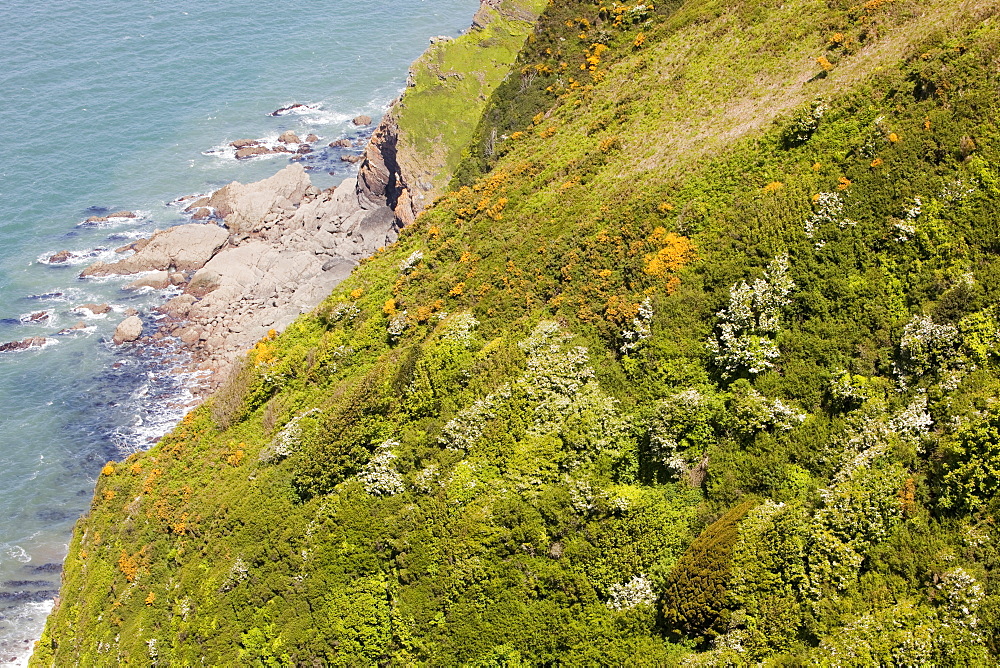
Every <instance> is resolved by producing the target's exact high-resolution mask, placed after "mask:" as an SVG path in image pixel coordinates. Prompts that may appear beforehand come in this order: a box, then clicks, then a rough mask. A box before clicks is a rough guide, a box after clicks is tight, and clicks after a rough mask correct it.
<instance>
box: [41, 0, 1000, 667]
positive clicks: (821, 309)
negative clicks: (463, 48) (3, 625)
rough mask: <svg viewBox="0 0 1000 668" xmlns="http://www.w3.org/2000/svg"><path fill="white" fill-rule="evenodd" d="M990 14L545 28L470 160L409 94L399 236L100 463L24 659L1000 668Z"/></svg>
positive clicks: (901, 10)
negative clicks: (150, 431) (129, 450)
mask: <svg viewBox="0 0 1000 668" xmlns="http://www.w3.org/2000/svg"><path fill="white" fill-rule="evenodd" d="M484 11H486V12H488V11H491V10H490V9H486V10H484ZM998 16H1000V3H997V2H963V3H954V2H951V1H950V0H949V1H945V0H929V1H924V2H921V3H916V2H909V1H908V0H871V1H870V2H865V3H862V4H853V3H851V2H820V1H816V0H792V1H790V2H784V3H780V4H779V3H771V2H766V1H763V0H762V1H759V2H758V1H754V2H745V1H742V0H741V1H739V2H736V1H735V0H717V1H713V2H707V3H706V2H700V1H699V2H693V1H692V2H684V1H681V0H676V1H674V2H668V3H665V4H657V5H655V6H653V5H649V4H645V3H639V4H626V5H622V4H613V5H600V4H592V3H589V2H582V1H577V0H561V1H559V2H552V3H549V4H548V5H547V6H546V7H545V9H544V11H543V12H542V13H541V15H540V16H539V17H538V19H537V22H536V24H535V28H534V30H533V32H531V34H530V35H528V37H527V39H525V40H524V43H523V46H522V47H521V50H520V52H519V53H518V55H517V59H516V61H515V62H514V63H513V65H512V66H511V67H510V70H509V73H508V74H507V76H506V77H503V78H502V80H500V81H499V83H498V85H497V86H496V87H495V89H494V90H493V91H492V93H491V94H489V99H488V100H487V101H486V104H485V105H484V107H483V108H482V111H481V113H479V116H478V120H477V121H476V125H475V128H474V130H472V131H470V132H469V133H468V134H465V135H463V136H464V137H466V138H467V140H463V141H467V144H466V145H465V146H464V147H463V148H461V149H459V151H458V153H457V157H458V162H457V164H456V165H455V166H454V167H449V166H448V165H450V164H453V163H451V162H450V161H451V160H452V159H453V157H454V155H455V154H454V153H453V151H452V150H451V149H448V150H446V151H437V150H435V149H434V146H433V145H434V141H435V140H436V139H437V138H438V137H447V136H448V134H447V132H446V131H445V129H441V128H442V127H443V128H447V127H448V125H447V122H446V118H447V115H442V116H440V117H437V116H435V117H434V118H435V120H436V121H437V120H440V121H441V123H442V124H443V125H442V126H441V127H439V128H438V129H429V130H428V129H420V130H419V131H417V130H414V132H416V133H417V134H415V135H413V137H415V138H414V139H413V140H412V143H410V144H408V145H409V146H412V147H415V151H416V152H415V153H410V154H408V155H410V156H411V158H412V156H414V155H417V156H421V155H422V156H425V157H423V158H419V157H418V158H413V159H415V160H417V161H418V162H419V160H426V162H425V163H424V164H426V165H429V166H428V167H426V168H424V167H413V168H407V167H405V166H404V164H410V163H407V160H409V159H410V158H403V157H401V147H402V146H404V145H407V144H404V141H403V137H404V136H405V134H406V131H405V130H404V119H405V118H406V113H407V112H408V111H410V110H413V109H415V108H417V105H413V106H410V107H407V102H406V96H405V95H404V98H403V102H402V105H401V106H399V107H398V108H397V111H396V112H394V113H392V114H390V115H389V117H388V118H387V120H386V121H385V122H384V124H383V125H382V126H381V127H380V129H379V131H378V132H376V136H378V137H381V139H378V140H376V143H374V144H372V145H370V146H369V148H368V150H367V151H366V155H367V158H368V162H367V165H366V166H364V167H363V168H362V169H361V172H360V176H359V179H358V184H359V185H358V186H357V187H355V188H354V190H353V191H352V190H350V189H348V191H347V192H349V193H352V197H354V196H355V195H356V196H357V198H358V201H359V203H360V201H361V199H362V198H365V199H366V200H367V201H370V202H374V203H375V204H377V205H378V206H379V207H382V206H384V208H385V209H386V210H388V211H390V212H391V214H392V215H391V219H392V220H393V221H399V220H401V219H405V218H406V215H405V214H406V213H407V212H409V213H414V212H415V211H418V210H419V211H420V213H419V215H414V216H413V221H412V222H410V223H409V224H407V225H405V226H402V227H401V228H400V229H399V230H398V238H397V239H396V240H395V242H393V243H390V244H388V245H387V246H385V247H383V248H382V250H380V251H377V252H376V253H375V254H374V255H373V256H372V257H371V258H369V259H366V260H364V261H361V262H359V266H358V267H357V268H356V269H354V270H353V271H352V272H351V273H350V275H349V276H347V277H346V278H345V279H344V280H343V282H341V283H339V284H338V285H337V286H336V287H334V288H333V290H332V292H331V294H330V295H329V296H328V297H327V298H325V299H324V300H323V302H322V303H321V304H320V305H319V306H318V307H317V308H316V309H315V310H313V311H311V312H309V313H306V314H305V315H303V316H302V317H300V318H298V319H296V320H295V321H294V322H292V323H291V324H290V325H288V327H287V328H286V329H285V330H284V331H283V332H282V333H280V334H278V333H277V332H275V333H273V334H270V333H268V334H267V335H266V336H264V337H262V338H261V339H259V340H258V341H257V342H256V343H255V344H254V346H253V348H252V349H251V350H250V351H249V352H248V353H247V355H246V358H245V360H244V362H243V363H242V366H241V367H240V371H239V373H237V374H234V375H232V376H231V378H230V380H229V381H228V382H227V383H226V384H224V385H223V386H222V387H221V388H220V390H219V391H218V392H217V393H215V394H214V395H213V397H212V398H211V399H209V400H208V401H206V402H205V404H203V405H202V406H201V407H199V408H198V409H196V410H194V411H192V412H191V413H190V414H189V415H188V416H187V417H186V418H185V419H184V421H183V422H182V423H181V424H180V425H179V426H178V428H177V429H176V430H175V431H174V432H173V433H172V434H170V435H169V436H167V437H166V438H165V439H163V441H162V442H161V443H160V444H159V445H158V446H157V447H156V448H154V449H153V450H151V451H149V452H147V453H140V454H137V455H135V456H133V457H130V458H129V459H128V460H126V461H125V462H119V463H109V464H108V465H107V466H106V467H105V469H104V471H103V472H102V475H101V479H100V481H99V482H98V485H97V490H96V493H95V497H94V501H93V505H92V509H91V513H90V514H89V516H87V517H86V518H84V519H82V520H81V521H80V523H79V525H78V527H77V530H76V532H75V534H74V538H73V544H72V546H71V549H70V557H69V559H68V560H67V564H66V569H65V580H64V584H63V588H62V600H61V603H60V605H59V607H58V609H57V610H56V611H55V612H54V613H53V615H52V617H51V618H50V620H49V625H48V627H47V630H46V633H45V636H44V637H43V639H42V641H41V642H40V643H39V645H38V648H37V650H36V654H35V657H34V661H35V663H36V664H37V665H64V664H71V663H80V664H102V663H123V662H125V663H128V662H131V663H162V664H177V665H193V664H196V663H209V664H226V663H239V664H244V665H266V666H274V665H373V664H379V665H412V664H421V665H476V666H501V665H512V666H520V665H554V664H566V665H746V664H775V665H777V664H788V665H812V664H819V665H882V664H884V665H889V664H907V665H919V664H960V665H991V664H992V663H995V660H996V653H997V647H998V646H1000V624H998V623H997V615H996V605H997V592H996V588H995V587H996V586H995V578H994V577H993V576H994V575H995V573H994V571H993V569H994V567H995V566H996V564H997V563H998V562H997V554H996V550H995V548H994V547H993V546H994V545H995V544H996V538H997V536H996V530H995V518H996V513H997V511H998V493H1000V485H998V484H997V482H996V480H997V477H996V476H995V475H993V472H994V471H996V470H1000V457H998V455H997V450H996V447H995V445H996V441H997V433H998V429H1000V426H998V425H1000V411H998V409H997V405H996V397H997V396H998V393H1000V359H998V357H997V354H996V350H997V343H998V342H1000V316H998V315H997V313H996V308H997V307H996V304H997V303H998V302H1000V281H998V280H997V276H998V275H1000V274H998V268H1000V262H998V256H997V253H998V251H1000V231H998V228H997V226H996V225H995V221H996V219H997V214H998V211H1000V189H998V187H997V183H998V176H997V175H998V173H1000V166H998V165H1000V133H998V131H997V129H996V125H995V117H996V113H997V111H998V107H1000V104H998V100H997V96H996V92H995V91H996V90H997V86H998V83H1000V80H998V75H997V72H996V68H995V67H993V66H992V65H993V64H994V63H995V60H996V54H997V53H998V52H1000V30H998V28H997V24H996V21H997V17H998ZM477 22H479V20H478V19H477ZM457 41H458V40H456V42H457ZM447 44H450V42H448V43H445V45H444V46H440V45H438V44H435V45H434V47H439V48H446V47H447ZM435 53H438V52H437V51H435V50H433V49H432V51H431V54H435ZM442 58H445V57H444V56H441V58H438V57H437V56H435V60H434V61H433V62H432V64H433V63H440V62H442V60H441V59H442ZM419 71H420V67H419V66H418V67H415V72H419ZM427 72H433V73H435V74H434V76H437V77H438V79H439V80H441V81H444V82H446V83H447V82H449V81H451V80H452V79H455V80H458V79H457V78H455V77H449V76H448V73H447V71H446V70H443V69H437V70H434V69H433V68H432V67H430V66H428V68H427ZM417 78H418V77H417V74H415V75H414V79H415V80H416V79H417ZM468 78H469V77H465V79H461V81H467V80H468ZM411 90H417V91H419V90H420V85H419V83H417V85H415V86H414V87H413V88H412V89H411ZM463 95H464V93H463ZM477 113H478V112H477ZM466 129H468V126H467V127H466ZM391 137H395V138H396V140H395V141H391V140H389V139H387V138H391ZM421 137H422V138H423V139H420V138H421ZM422 147H423V148H422ZM428 147H429V148H428ZM422 150H423V151H427V152H425V153H420V151H422ZM426 156H430V157H426ZM435 165H437V167H435ZM441 165H444V167H440V166H441ZM408 169H409V170H410V171H408ZM436 169H443V170H444V171H443V172H441V173H443V174H444V175H445V176H447V175H449V174H450V175H451V176H450V183H449V184H448V186H447V187H446V189H445V191H444V192H443V194H441V195H440V196H439V197H437V198H436V200H435V201H434V203H433V204H430V205H428V203H427V202H426V201H425V202H418V198H417V197H416V196H415V194H414V193H416V192H417V191H418V188H419V189H421V190H425V191H426V192H427V193H433V192H435V191H434V188H437V187H441V186H440V185H438V183H439V182H438V180H437V177H435V184H434V188H430V189H423V186H420V185H419V183H418V182H419V181H420V178H421V174H424V173H435V172H434V170H436ZM408 174H413V175H415V177H414V176H408ZM414 178H415V179H416V181H414V180H413V179H414ZM442 178H443V177H442ZM407 179H410V180H407ZM338 191H339V189H338V190H335V191H334V193H332V194H331V196H332V197H336V196H337V192H338ZM404 191H405V192H406V193H408V196H404V194H403V193H404ZM387 193H390V194H388V195H387ZM323 196H324V195H322V194H318V195H315V197H316V198H317V199H316V200H313V202H315V201H318V200H319V198H322V197H323ZM303 197H306V196H305V195H304V196H303ZM407 197H408V199H409V203H408V204H407ZM380 198H385V199H384V202H385V204H384V205H383V204H382V202H383V200H382V199H380ZM393 199H394V204H390V202H392V201H393ZM414 203H417V205H416V208H414ZM312 204H313V203H312V202H307V203H306V204H302V203H300V204H299V207H300V209H301V207H303V206H307V205H312ZM362 208H364V207H362ZM375 210H380V209H378V208H376V209H375ZM389 219H390V216H389V215H388V214H386V220H389ZM393 224H394V225H396V224H397V223H395V222H394V223H393Z"/></svg>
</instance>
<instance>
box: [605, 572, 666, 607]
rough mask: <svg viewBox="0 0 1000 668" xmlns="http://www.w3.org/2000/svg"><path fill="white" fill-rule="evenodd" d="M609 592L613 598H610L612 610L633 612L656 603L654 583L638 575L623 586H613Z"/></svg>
mask: <svg viewBox="0 0 1000 668" xmlns="http://www.w3.org/2000/svg"><path fill="white" fill-rule="evenodd" d="M609 590H610V591H609V593H610V595H611V596H610V598H608V607H609V608H611V609H612V610H631V609H632V608H635V607H638V606H640V605H652V604H653V603H655V602H656V594H655V593H654V592H653V583H652V582H650V581H649V580H648V579H647V578H646V576H644V575H636V576H635V577H633V578H632V579H631V580H629V581H628V582H625V583H623V584H613V585H611V587H609Z"/></svg>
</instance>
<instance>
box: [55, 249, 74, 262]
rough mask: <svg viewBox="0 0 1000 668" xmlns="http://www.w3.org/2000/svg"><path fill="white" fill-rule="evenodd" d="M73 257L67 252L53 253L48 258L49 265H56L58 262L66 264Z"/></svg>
mask: <svg viewBox="0 0 1000 668" xmlns="http://www.w3.org/2000/svg"><path fill="white" fill-rule="evenodd" d="M72 257H73V253H71V252H70V251H68V250H61V251H59V252H58V253H53V254H52V255H50V256H49V263H50V264H58V263H59V262H66V261H67V260H69V259H71V258H72Z"/></svg>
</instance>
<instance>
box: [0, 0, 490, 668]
mask: <svg viewBox="0 0 1000 668" xmlns="http://www.w3.org/2000/svg"><path fill="white" fill-rule="evenodd" d="M477 5H478V3H477V2H476V0H394V1H393V2H391V3H390V2H375V1H374V0H339V1H336V2H317V1H315V0H285V1H284V2H280V3H278V2H272V3H262V2H254V1H251V0H227V1H225V2H222V1H221V0H174V1H173V2H169V3H165V2H160V1H158V0H131V1H130V2H120V1H115V0H89V1H88V2H79V1H77V0H52V2H44V3H40V2H36V1H31V2H29V1H28V0H5V2H3V3H2V4H0V44H2V47H0V113H2V119H3V120H2V122H0V238H2V243H0V343H2V342H8V341H17V340H21V339H24V338H26V337H29V336H41V337H47V343H46V345H45V346H43V347H41V348H32V349H29V350H25V351H20V352H0V490H2V494H0V665H11V664H13V665H19V664H22V663H23V662H24V661H25V660H26V657H27V655H28V654H29V652H30V647H31V645H32V643H33V642H34V640H35V639H37V637H38V635H39V634H40V632H41V628H42V625H43V623H44V617H45V614H46V613H47V611H48V610H49V609H51V606H52V599H53V597H54V596H55V594H56V593H57V590H58V584H59V572H60V568H61V566H60V564H61V561H62V559H63V557H64V555H65V553H66V548H67V543H68V540H69V537H70V533H71V530H72V526H73V523H74V522H75V520H76V519H77V518H78V517H79V516H80V515H81V514H82V513H84V512H86V510H87V507H88V505H89V503H90V499H91V494H92V491H93V483H94V480H95V478H96V477H97V474H98V472H99V471H100V468H101V466H102V465H103V463H104V462H105V461H107V460H109V459H120V458H122V457H123V456H124V455H126V454H127V453H128V452H131V451H134V450H136V449H141V448H145V447H148V446H149V445H150V444H151V443H152V442H153V441H154V440H155V439H156V438H157V437H158V436H160V435H162V434H163V433H164V432H165V431H166V430H167V429H169V428H170V427H171V426H172V425H173V424H174V423H175V422H176V420H177V419H179V418H180V416H181V415H182V414H183V412H184V410H185V406H186V404H188V403H189V402H190V400H191V397H190V395H188V394H187V393H186V391H185V389H184V382H185V378H184V377H183V376H179V375H178V374H176V373H172V372H171V370H172V369H174V368H175V367H176V366H177V365H178V364H179V363H180V362H182V361H183V360H182V359H179V358H177V357H176V356H175V355H174V354H172V353H170V352H169V349H155V350H151V349H146V350H143V349H137V348H134V347H129V348H124V349H122V348H118V349H116V348H115V347H113V346H111V345H110V343H109V339H110V335H111V332H112V331H113V329H114V326H115V324H117V322H119V321H120V320H121V319H122V318H123V317H124V311H125V310H126V309H128V308H136V309H138V310H139V311H140V312H141V314H142V316H143V318H144V319H145V320H147V321H151V320H152V318H153V314H152V308H153V307H155V306H156V305H157V304H158V303H160V302H161V301H163V299H164V297H163V295H160V294H156V293H152V292H146V293H128V292H125V291H123V290H122V286H123V285H124V283H125V281H123V280H121V279H112V280H103V281H96V280H81V279H79V278H77V275H78V273H79V271H80V270H81V269H82V268H83V267H84V266H86V264H87V263H89V262H92V261H94V260H95V259H97V258H100V257H110V256H113V255H114V249H115V248H116V247H118V246H121V245H124V244H125V243H128V240H130V239H133V238H135V237H137V236H140V235H146V234H148V233H149V232H151V231H152V230H154V229H157V228H162V227H166V226H169V225H171V224H176V223H179V222H184V221H183V220H182V218H181V215H180V208H181V207H179V206H177V205H176V204H173V205H171V204H170V203H171V202H172V201H174V200H175V199H176V198H178V197H181V196H185V195H190V194H195V193H205V192H208V191H210V190H213V189H215V188H218V187H219V186H221V185H223V184H225V183H227V182H229V181H232V180H239V181H243V182H248V181H254V180H258V179H261V178H264V177H266V176H270V175H271V174H273V173H274V172H275V171H277V170H278V169H280V168H281V167H282V166H284V165H285V164H286V163H287V160H288V157H287V156H277V157H265V158H259V159H254V160H251V161H246V162H237V161H236V160H235V159H234V158H233V156H232V153H231V151H225V150H223V148H224V147H225V146H226V144H227V143H228V142H230V141H233V140H235V139H243V138H274V137H277V135H278V134H280V133H281V132H283V131H285V130H289V129H290V130H294V131H296V132H297V133H299V134H300V136H301V135H303V134H309V133H315V134H316V135H318V136H319V137H320V138H321V141H320V142H318V143H317V146H318V147H320V146H321V147H325V146H326V145H327V144H328V143H329V142H331V141H333V140H335V139H338V138H342V137H349V138H352V139H356V140H362V139H364V138H365V136H366V131H365V130H363V129H360V130H359V129H358V128H355V127H354V126H353V125H352V124H351V123H350V119H352V118H353V117H354V116H356V115H359V114H368V115H371V116H373V117H375V118H377V117H378V116H379V115H381V113H382V112H383V111H384V109H385V106H386V104H387V103H388V102H389V101H390V100H391V99H392V98H394V97H395V96H396V95H397V94H398V93H399V92H400V91H401V90H402V88H403V85H404V82H405V79H406V72H407V67H408V65H409V63H410V62H411V61H412V60H413V59H414V58H416V57H417V56H418V55H419V54H420V53H421V51H423V49H424V48H425V46H426V45H427V43H428V38H429V37H431V36H433V35H438V34H445V35H452V36H454V35H457V34H458V33H459V32H461V31H462V30H465V29H466V28H467V27H468V26H469V23H470V21H471V18H472V15H473V13H474V11H475V9H476V7H477ZM291 103H301V104H308V105H309V106H310V107H311V108H310V109H309V110H307V113H301V114H289V115H284V116H278V117H274V116H269V115H268V113H269V112H271V111H273V110H275V109H278V108H280V107H283V106H286V105H289V104H291ZM370 130H371V128H368V129H367V132H370ZM356 150H360V149H356ZM339 156H340V154H339V153H337V152H336V150H334V149H324V150H322V151H317V153H316V154H314V155H312V156H310V158H309V161H308V162H307V163H306V164H307V165H308V166H309V167H310V169H311V170H312V173H313V177H312V178H313V182H314V183H315V184H316V185H319V186H320V187H326V186H329V185H331V184H333V183H335V182H338V181H339V179H341V178H343V177H345V176H348V175H349V174H350V171H349V166H348V165H347V163H344V162H341V161H340V160H339ZM331 170H333V171H335V172H336V173H335V174H334V175H330V174H329V173H328V172H329V171H331ZM121 210H128V211H133V212H137V213H138V217H137V218H134V219H112V220H111V221H110V222H107V223H96V224H84V221H85V220H86V219H87V218H89V217H91V216H104V215H106V214H107V213H109V212H114V211H121ZM62 250H69V251H72V252H73V253H74V254H75V255H76V258H75V259H73V260H72V261H70V262H69V263H64V264H50V263H48V262H47V258H48V257H49V256H51V255H52V254H54V253H56V252H57V251H62ZM87 302H95V303H107V304H110V305H111V306H112V307H113V309H114V310H113V312H112V313H110V314H108V315H105V316H99V317H95V316H89V317H85V316H84V315H81V314H80V313H79V312H77V311H74V307H77V306H79V305H81V304H83V303H87ZM42 312H44V315H42V316H37V314H39V313H42ZM32 315H36V317H37V321H27V322H25V321H26V320H27V319H28V318H29V317H31V316H32ZM79 321H83V322H84V324H85V326H86V328H85V329H81V330H74V331H73V332H72V333H69V334H63V335H58V334H57V333H58V332H59V331H60V330H63V329H66V328H69V327H71V326H73V325H74V324H76V323H77V322H79Z"/></svg>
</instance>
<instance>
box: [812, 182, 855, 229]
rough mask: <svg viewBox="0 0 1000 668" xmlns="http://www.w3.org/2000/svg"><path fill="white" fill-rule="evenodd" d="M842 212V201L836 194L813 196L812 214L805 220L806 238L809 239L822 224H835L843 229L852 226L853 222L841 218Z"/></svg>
mask: <svg viewBox="0 0 1000 668" xmlns="http://www.w3.org/2000/svg"><path fill="white" fill-rule="evenodd" d="M843 212H844V200H843V199H841V197H840V195H838V194H837V193H817V194H816V195H813V212H812V214H810V215H809V217H808V218H806V222H805V230H806V236H807V237H809V238H810V239H811V238H813V236H815V234H816V230H818V229H819V227H820V225H823V224H824V223H836V224H837V227H839V228H841V229H843V228H845V227H848V226H851V225H854V224H855V223H854V221H852V220H850V219H848V218H842V217H841V214H842V213H843Z"/></svg>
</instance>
